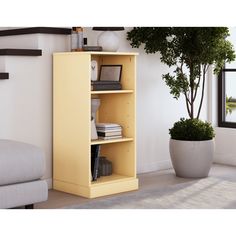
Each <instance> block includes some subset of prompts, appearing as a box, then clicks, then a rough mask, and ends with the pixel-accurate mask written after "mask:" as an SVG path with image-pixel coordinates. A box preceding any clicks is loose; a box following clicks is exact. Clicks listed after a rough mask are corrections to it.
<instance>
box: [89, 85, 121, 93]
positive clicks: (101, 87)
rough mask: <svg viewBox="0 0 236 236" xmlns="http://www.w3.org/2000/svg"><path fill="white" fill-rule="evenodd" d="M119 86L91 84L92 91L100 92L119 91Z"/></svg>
mask: <svg viewBox="0 0 236 236" xmlns="http://www.w3.org/2000/svg"><path fill="white" fill-rule="evenodd" d="M121 89H122V86H121V84H91V90H92V91H101V90H121Z"/></svg>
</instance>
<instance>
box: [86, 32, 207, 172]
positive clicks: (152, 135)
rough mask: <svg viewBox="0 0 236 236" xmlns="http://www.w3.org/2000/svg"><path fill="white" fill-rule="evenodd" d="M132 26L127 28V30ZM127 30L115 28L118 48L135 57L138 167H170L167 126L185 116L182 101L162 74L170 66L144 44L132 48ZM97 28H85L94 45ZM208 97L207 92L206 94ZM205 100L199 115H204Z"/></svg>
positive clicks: (139, 168) (151, 168)
mask: <svg viewBox="0 0 236 236" xmlns="http://www.w3.org/2000/svg"><path fill="white" fill-rule="evenodd" d="M131 29H132V28H126V31H127V30H128V31H129V30H131ZM126 31H120V32H117V34H118V35H119V36H120V37H121V42H120V48H119V51H135V52H138V53H139V56H138V58H137V171H138V172H139V173H141V172H149V171H154V170H160V169H166V168H170V167H171V162H170V156H169V134H168V132H169V131H168V130H169V128H171V127H172V125H173V123H174V122H175V121H177V120H179V119H180V118H181V117H185V116H187V112H186V108H185V101H184V99H179V100H178V101H177V100H175V99H174V98H172V96H171V95H170V93H169V88H168V87H167V86H166V85H165V82H164V81H163V80H162V78H161V75H162V74H163V73H168V72H169V71H170V72H171V70H170V69H169V68H168V67H167V66H166V65H164V64H163V63H161V62H160V57H159V55H158V54H148V55H147V54H146V53H145V52H144V50H143V48H140V49H132V48H131V46H130V45H129V42H128V41H127V40H126ZM99 33H100V32H98V31H92V30H91V28H87V29H86V30H85V35H86V36H87V37H88V44H90V45H96V38H97V35H98V34H99ZM205 98H206V100H205V101H207V96H206V97H205ZM206 111H207V109H206V102H205V103H204V105H203V109H202V116H201V118H202V119H207V118H206V117H207V116H206V114H207V112H206Z"/></svg>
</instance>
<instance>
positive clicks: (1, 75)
mask: <svg viewBox="0 0 236 236" xmlns="http://www.w3.org/2000/svg"><path fill="white" fill-rule="evenodd" d="M0 79H9V73H5V72H0Z"/></svg>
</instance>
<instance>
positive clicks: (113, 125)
mask: <svg viewBox="0 0 236 236" xmlns="http://www.w3.org/2000/svg"><path fill="white" fill-rule="evenodd" d="M96 127H98V128H117V127H121V126H120V125H119V124H115V123H96Z"/></svg>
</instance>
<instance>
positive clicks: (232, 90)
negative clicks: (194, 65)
mask: <svg viewBox="0 0 236 236" xmlns="http://www.w3.org/2000/svg"><path fill="white" fill-rule="evenodd" d="M218 99H219V100H218V125H219V127H230V128H236V62H233V63H231V64H226V65H225V68H224V69H222V71H221V73H220V75H219V78H218Z"/></svg>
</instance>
